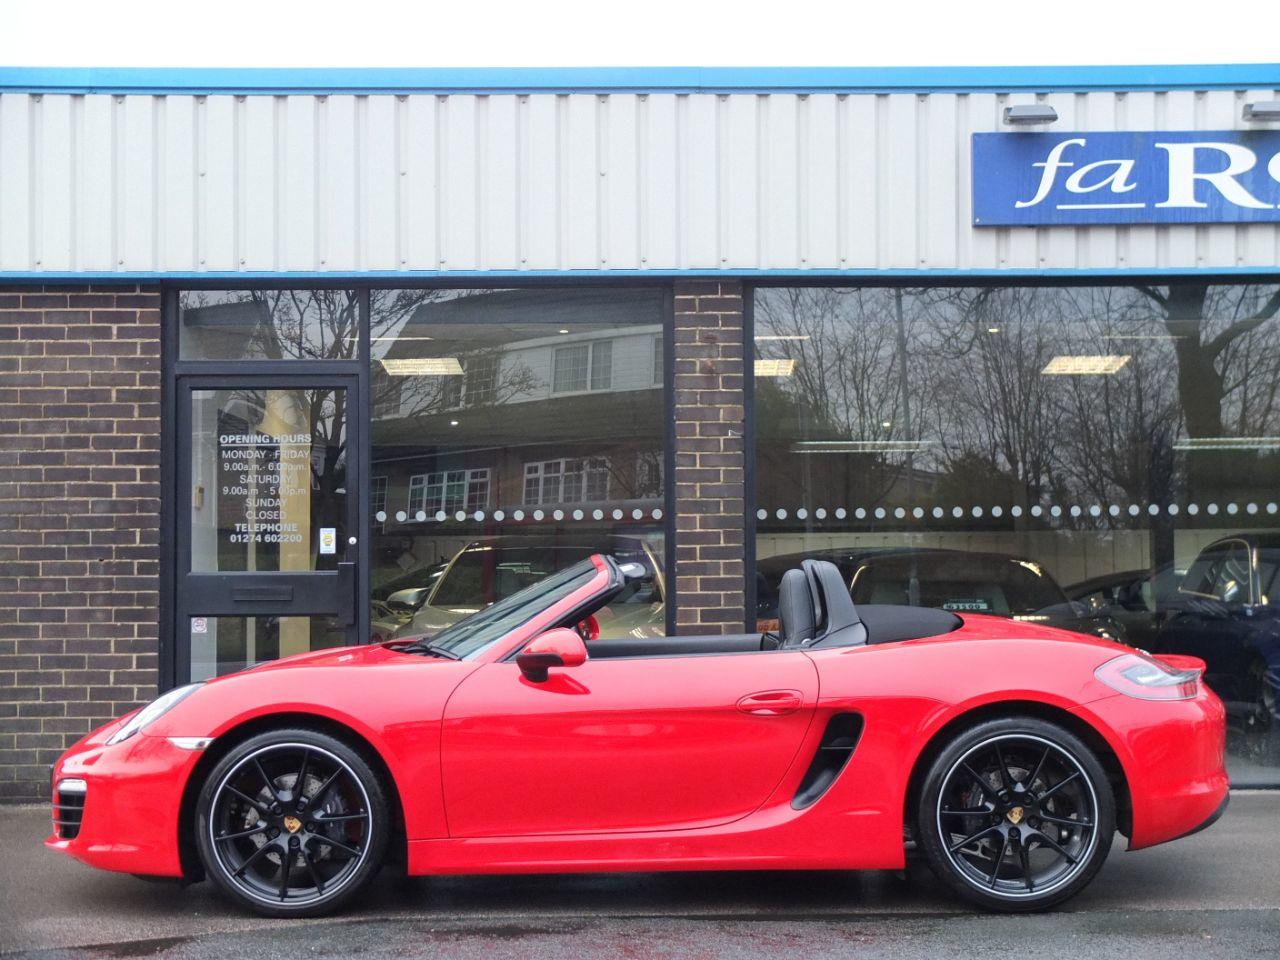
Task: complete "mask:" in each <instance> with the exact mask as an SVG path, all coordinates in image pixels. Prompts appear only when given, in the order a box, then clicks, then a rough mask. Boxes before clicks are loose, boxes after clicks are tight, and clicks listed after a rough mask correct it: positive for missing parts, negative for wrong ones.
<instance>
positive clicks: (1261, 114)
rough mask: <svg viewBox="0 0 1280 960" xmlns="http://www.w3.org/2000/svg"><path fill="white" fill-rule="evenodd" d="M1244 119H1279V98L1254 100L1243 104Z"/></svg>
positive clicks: (1265, 120) (1266, 120)
mask: <svg viewBox="0 0 1280 960" xmlns="http://www.w3.org/2000/svg"><path fill="white" fill-rule="evenodd" d="M1244 118H1245V119H1246V120H1255V121H1257V120H1261V121H1263V122H1268V121H1270V122H1275V121H1280V100H1255V101H1253V102H1252V103H1246V104H1245V105H1244Z"/></svg>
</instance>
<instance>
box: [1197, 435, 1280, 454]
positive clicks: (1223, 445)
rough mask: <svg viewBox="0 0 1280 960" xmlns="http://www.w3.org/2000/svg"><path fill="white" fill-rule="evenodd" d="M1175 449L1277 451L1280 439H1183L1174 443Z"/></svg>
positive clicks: (1279, 446)
mask: <svg viewBox="0 0 1280 960" xmlns="http://www.w3.org/2000/svg"><path fill="white" fill-rule="evenodd" d="M1173 449H1175V450H1180V451H1184V452H1188V451H1192V450H1276V449H1280V437H1183V438H1182V439H1180V440H1175V441H1173Z"/></svg>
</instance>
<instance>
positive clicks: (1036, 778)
mask: <svg viewBox="0 0 1280 960" xmlns="http://www.w3.org/2000/svg"><path fill="white" fill-rule="evenodd" d="M916 823H917V825H918V836H919V838H920V845H921V847H922V848H923V849H924V851H925V854H926V855H927V857H928V859H929V865H930V866H931V867H932V868H933V871H934V872H935V873H936V874H937V875H938V877H939V878H940V879H941V880H942V882H943V883H945V884H946V885H947V886H948V887H950V888H951V889H952V890H953V891H955V892H956V893H958V894H959V895H960V896H962V897H964V898H965V899H967V900H970V901H973V902H974V903H977V904H979V905H981V906H984V907H987V908H988V909H993V910H1001V911H1009V912H1014V911H1031V910H1042V909H1044V908H1046V907H1050V906H1053V905H1055V904H1058V903H1061V902H1063V901H1064V900H1066V899H1068V898H1069V897H1072V896H1074V895H1075V894H1077V893H1079V892H1080V890H1082V889H1083V888H1084V887H1085V886H1086V885H1087V884H1088V883H1089V881H1090V880H1092V879H1093V877H1094V875H1095V874H1096V873H1097V872H1098V870H1099V869H1100V868H1101V867H1102V863H1103V861H1105V860H1106V858H1107V853H1108V852H1109V851H1110V849H1111V840H1112V836H1113V834H1114V832H1115V798H1114V796H1113V793H1112V789H1111V784H1110V783H1109V782H1108V780H1107V776H1106V771H1104V770H1103V768H1102V764H1101V763H1099V762H1098V759H1097V757H1096V756H1095V755H1094V754H1093V752H1092V751H1091V750H1090V749H1089V748H1088V747H1087V746H1086V745H1085V744H1084V743H1083V742H1081V740H1080V739H1079V738H1078V737H1076V736H1075V735H1074V734H1072V733H1070V732H1069V731H1067V730H1064V729H1063V728H1061V727H1059V726H1057V725H1056V724H1052V723H1048V722H1046V721H1043V720H1038V719H1033V718H1030V717H1026V718H1009V719H1003V720H993V721H988V722H985V723H981V724H979V725H977V726H975V727H972V728H970V729H969V730H966V731H964V732H963V733H960V734H959V735H957V736H956V737H955V738H954V739H953V740H952V741H951V742H950V743H949V744H948V745H947V746H946V747H945V748H944V749H943V751H942V753H941V754H940V755H939V756H938V757H937V758H936V759H935V760H934V761H933V763H932V765H931V766H930V768H929V772H928V774H927V775H926V777H925V781H924V786H923V789H922V791H921V796H920V803H919V807H918V809H917V820H916Z"/></svg>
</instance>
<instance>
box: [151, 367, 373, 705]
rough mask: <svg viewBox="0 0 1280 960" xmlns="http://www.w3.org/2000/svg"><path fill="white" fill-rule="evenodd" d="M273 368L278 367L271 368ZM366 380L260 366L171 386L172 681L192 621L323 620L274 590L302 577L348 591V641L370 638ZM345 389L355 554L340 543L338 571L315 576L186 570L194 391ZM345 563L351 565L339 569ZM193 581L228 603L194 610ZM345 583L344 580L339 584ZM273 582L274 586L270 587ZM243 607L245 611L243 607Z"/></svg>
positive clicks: (349, 527) (302, 602) (180, 671)
mask: <svg viewBox="0 0 1280 960" xmlns="http://www.w3.org/2000/svg"><path fill="white" fill-rule="evenodd" d="M272 366H275V365H274V364H272ZM362 380H363V378H362V377H360V376H359V375H358V374H356V373H337V372H333V371H327V372H325V373H276V372H267V371H259V370H258V368H257V366H256V365H254V366H250V368H249V369H248V371H247V372H244V373H236V374H230V373H218V374H207V373H202V374H189V375H179V376H178V378H177V381H176V383H175V387H174V401H175V408H174V414H175V417H174V419H175V425H176V435H177V438H178V443H177V456H176V457H175V461H174V471H173V472H174V479H175V481H176V482H175V486H174V501H173V507H174V517H175V518H176V519H177V524H176V526H175V527H174V528H173V546H174V552H173V554H172V555H173V558H174V561H175V562H174V564H173V571H172V576H173V581H174V585H175V587H176V588H177V589H175V591H174V618H173V620H174V631H173V637H174V662H173V666H174V674H175V680H176V681H177V682H185V681H186V680H188V679H190V673H191V650H190V635H189V632H188V631H187V630H186V629H184V627H185V625H186V624H187V623H188V622H189V619H190V617H192V616H211V617H217V616H246V617H249V616H308V615H317V616H322V615H327V614H330V613H331V611H326V610H317V609H313V606H314V605H313V604H308V603H307V602H306V599H305V596H304V597H303V598H300V599H298V600H293V599H291V598H290V599H285V598H283V597H282V596H280V595H279V594H278V593H277V594H276V595H275V596H273V595H272V591H277V590H278V589H279V588H280V587H282V586H284V587H286V588H289V589H291V587H292V585H293V584H295V583H297V582H299V581H300V578H312V577H315V578H319V579H320V580H323V581H332V588H333V589H335V590H339V589H341V590H350V591H351V593H352V600H351V602H352V611H353V616H352V618H351V622H350V623H348V624H346V630H347V641H348V642H349V643H353V644H354V643H361V642H364V639H365V638H367V637H368V633H369V631H368V620H369V609H368V604H367V603H365V604H362V603H360V602H359V599H360V597H361V596H363V595H365V594H367V584H366V581H367V565H368V543H367V538H366V537H365V536H364V530H365V528H366V526H367V525H366V524H365V523H364V520H363V518H364V510H363V507H362V500H363V497H362V496H361V495H360V494H361V488H362V486H363V483H362V480H363V472H362V470H361V467H362V463H361V461H362V457H361V456H360V453H361V451H362V450H363V448H364V437H363V420H362V418H363V413H364V404H363V397H362V394H361V382H362ZM242 388H243V389H255V390H261V389H272V388H279V389H303V390H315V389H326V388H328V389H343V390H346V391H347V396H346V400H345V403H346V411H345V416H346V421H347V422H346V425H345V427H346V455H347V456H346V460H347V464H346V469H347V480H346V484H345V485H346V535H347V536H354V537H355V538H356V544H355V549H354V550H351V551H349V550H348V549H347V545H346V544H341V545H339V547H340V548H339V550H338V554H337V555H338V557H339V561H338V562H339V567H338V570H337V571H312V572H297V573H287V572H275V571H262V572H258V573H252V572H233V571H228V572H222V573H220V572H215V571H208V572H194V571H192V569H191V555H192V545H191V525H190V517H191V509H192V504H191V498H192V484H193V480H194V478H193V476H192V462H191V456H192V449H191V443H192V430H191V425H192V399H193V394H194V392H195V391H197V390H234V389H242ZM346 562H350V563H353V564H354V567H346V568H344V567H343V566H342V564H343V563H346ZM189 576H198V577H202V578H203V577H209V578H216V579H219V580H223V581H224V582H225V584H226V588H227V591H228V594H229V599H228V602H227V603H226V604H222V603H215V604H213V605H209V604H204V605H201V606H200V607H199V608H198V609H197V608H195V607H193V606H191V605H189V600H188V597H187V594H186V591H184V590H183V589H182V586H183V582H184V580H185V578H186V577H189ZM348 578H349V581H350V582H349V583H347V582H344V581H346V580H347V579H348ZM273 581H274V583H273ZM237 583H238V584H239V586H240V588H241V589H242V590H243V589H248V590H257V591H260V593H259V596H258V597H256V598H253V597H243V598H242V599H240V600H236V599H235V597H234V594H233V587H234V586H235V585H236V584H237ZM241 605H242V607H243V608H241Z"/></svg>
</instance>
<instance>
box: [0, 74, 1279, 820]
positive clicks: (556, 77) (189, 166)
mask: <svg viewBox="0 0 1280 960" xmlns="http://www.w3.org/2000/svg"><path fill="white" fill-rule="evenodd" d="M592 552H608V553H613V554H615V555H617V556H619V557H625V558H626V559H628V560H633V561H637V562H639V563H642V564H644V565H645V566H646V567H647V568H648V570H649V571H650V572H651V574H652V576H651V577H650V578H649V579H648V581H647V583H646V585H645V587H644V588H643V589H642V590H641V591H639V592H638V593H637V594H636V595H635V596H634V597H632V598H630V602H629V603H628V604H626V605H625V608H624V607H622V606H620V607H618V608H617V609H615V610H611V611H610V612H609V615H608V616H602V617H601V618H600V621H601V622H600V625H599V626H600V631H601V637H600V639H599V640H598V641H596V642H600V643H606V642H608V640H609V638H611V637H616V636H625V635H637V636H639V635H646V634H648V635H653V634H667V635H681V634H697V633H743V632H754V631H757V630H764V629H768V628H769V626H770V624H771V622H772V621H773V620H775V619H776V616H777V604H776V601H777V595H776V591H777V582H778V577H779V576H780V572H781V571H782V570H784V569H786V568H787V567H788V566H794V565H796V564H797V563H798V562H799V560H800V558H802V557H804V556H823V557H827V558H830V559H833V560H835V561H836V562H837V564H838V565H839V566H840V567H841V569H842V571H843V572H844V573H845V574H846V577H847V579H848V581H849V584H850V589H851V590H852V591H853V595H854V599H855V601H857V602H868V603H913V604H918V605H927V606H936V607H942V608H945V609H950V610H955V611H959V612H961V613H963V612H978V613H987V614H996V615H1001V616H1010V617H1016V618H1019V619H1022V620H1025V621H1028V622H1036V623H1050V624H1053V625H1057V626H1062V627H1065V628H1067V629H1072V630H1077V631H1082V632H1086V633H1094V634H1099V635H1103V636H1110V637H1112V638H1114V639H1118V640H1121V641H1123V642H1127V643H1130V644H1132V645H1134V646H1138V647H1142V648H1144V649H1148V650H1155V651H1161V650H1163V651H1168V652H1179V653H1190V654H1193V655H1196V656H1200V657H1202V658H1204V659H1205V660H1206V662H1207V663H1208V665H1209V675H1208V679H1209V682H1210V685H1211V686H1214V687H1215V689H1217V690H1218V692H1219V693H1220V694H1221V695H1222V696H1223V698H1224V700H1226V701H1227V702H1228V707H1229V710H1230V714H1231V732H1230V738H1229V767H1230V770H1231V773H1232V777H1233V781H1234V782H1235V783H1236V784H1237V785H1241V786H1244V785H1248V786H1280V721H1278V720H1277V706H1276V703H1277V697H1276V692H1277V688H1278V687H1280V579H1277V578H1278V576H1280V66H1275V65H1261V66H1204V67H1195V66H1169V67H1141V68H1138V67H1096V68H990V69H986V68H947V69H942V68H939V69H693V68H690V69H617V70H595V69H564V70H543V69H533V70H382V69H370V70H228V71H220V70H190V71H188V70H115V69H104V70H75V69H68V70H28V69H0V799H31V798H38V797H43V796H46V795H47V793H48V776H49V764H50V763H51V762H52V761H53V760H54V759H55V758H56V757H57V755H58V754H59V753H60V752H61V751H62V750H63V749H64V748H65V747H66V746H67V745H69V744H70V743H72V742H73V741H75V740H76V739H78V738H79V737H80V736H82V735H83V734H84V733H85V732H86V731H88V730H89V729H90V728H91V727H93V726H95V725H97V724H99V723H101V722H103V721H105V720H107V719H109V718H111V717H114V716H117V715H119V714H121V713H122V712H124V711H125V710H127V709H129V708H130V707H131V706H132V705H133V704H136V703H137V702H139V701H143V700H146V699H148V698H150V697H152V696H154V694H155V692H156V690H157V688H160V689H164V688H168V687H171V686H174V685H176V684H181V683H185V682H187V681H188V680H198V679H204V678H210V677H214V676H217V675H219V674H223V673H227V672H231V671H234V670H239V669H243V668H244V667H246V666H250V665H252V664H254V663H258V662H261V661H264V660H269V659H273V658H276V657H279V656H286V655H289V654H294V653H299V652H304V651H307V650H312V649H317V648H320V647H326V646H334V645H341V644H347V643H363V642H369V641H371V640H380V639H390V638H392V637H395V636H407V635H418V634H422V633H425V632H430V631H433V630H437V629H440V628H442V627H444V626H446V625H447V624H449V623H452V622H454V621H456V620H457V619H459V618H460V617H461V616H464V615H465V614H466V613H467V612H468V611H471V610H475V609H478V608H480V607H482V606H484V605H486V604H488V603H491V602H493V601H494V600H496V599H499V598H501V597H503V596H507V595H509V594H510V593H512V592H514V591H516V590H518V589H520V588H522V587H524V586H525V585H527V584H529V583H531V582H533V581H534V580H536V579H538V578H539V577H540V576H543V575H545V574H547V573H550V572H552V571H554V570H557V569H560V568H562V567H563V566H566V565H568V564H570V563H573V562H576V561H577V560H579V559H581V558H582V557H584V556H586V555H588V554H590V553H592ZM1273 581H1275V582H1273ZM1273 600H1274V601H1275V603H1274V604H1273V603H1272V601H1273ZM1045 669H1046V670H1052V669H1053V665H1052V664H1051V663H1046V664H1045ZM673 682H678V678H673Z"/></svg>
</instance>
